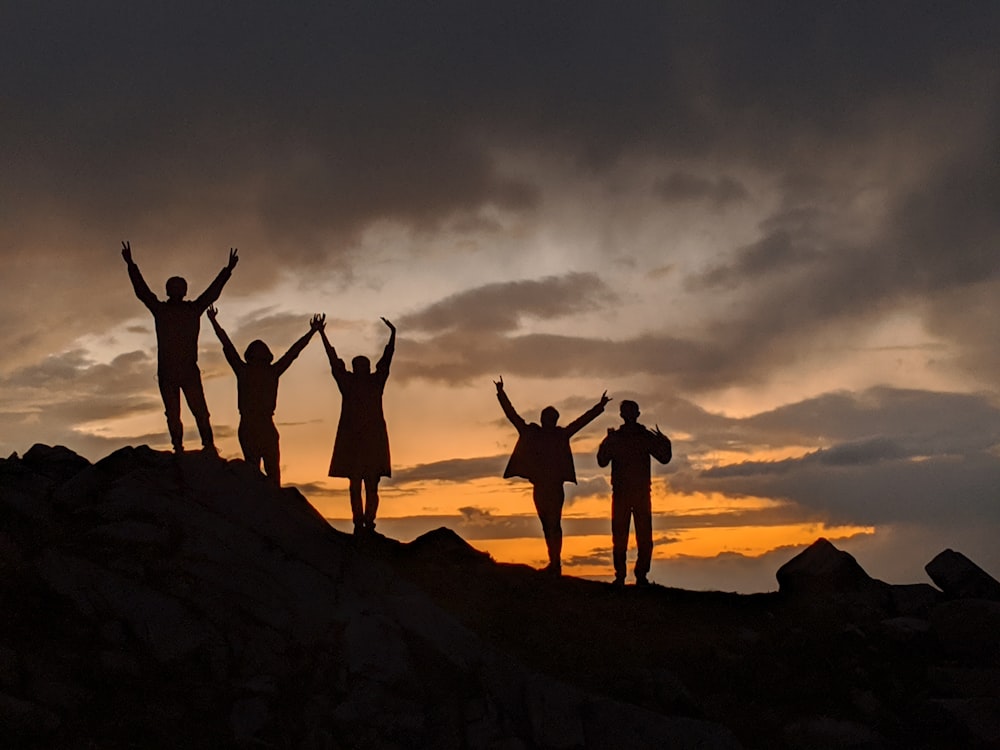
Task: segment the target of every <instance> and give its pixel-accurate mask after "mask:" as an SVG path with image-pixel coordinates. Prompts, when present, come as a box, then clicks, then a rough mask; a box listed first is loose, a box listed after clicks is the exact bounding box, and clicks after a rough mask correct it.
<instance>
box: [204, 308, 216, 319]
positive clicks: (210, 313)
mask: <svg viewBox="0 0 1000 750" xmlns="http://www.w3.org/2000/svg"><path fill="white" fill-rule="evenodd" d="M205 312H206V313H208V319H209V320H215V316H216V315H218V314H219V309H218V308H217V307H216V306H215V305H209V306H208V307H207V308H206V309H205Z"/></svg>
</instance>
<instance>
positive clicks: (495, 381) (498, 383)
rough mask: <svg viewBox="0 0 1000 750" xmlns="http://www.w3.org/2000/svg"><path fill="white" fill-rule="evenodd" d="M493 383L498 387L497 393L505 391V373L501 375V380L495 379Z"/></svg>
mask: <svg viewBox="0 0 1000 750" xmlns="http://www.w3.org/2000/svg"><path fill="white" fill-rule="evenodd" d="M493 385H495V386H496V387H497V393H503V375H501V376H500V379H499V380H494V381H493Z"/></svg>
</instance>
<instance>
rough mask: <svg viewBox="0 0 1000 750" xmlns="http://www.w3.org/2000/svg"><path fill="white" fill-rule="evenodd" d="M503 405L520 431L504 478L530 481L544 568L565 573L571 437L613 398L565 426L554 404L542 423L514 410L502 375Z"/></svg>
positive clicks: (603, 397) (572, 470)
mask: <svg viewBox="0 0 1000 750" xmlns="http://www.w3.org/2000/svg"><path fill="white" fill-rule="evenodd" d="M493 384H494V385H495V386H496V388H497V400H498V401H499V402H500V408H501V409H503V413H504V414H505V415H506V416H507V419H508V420H510V423H511V424H512V425H514V428H515V429H516V430H517V443H516V444H515V445H514V451H513V452H512V453H511V456H510V460H509V461H508V462H507V468H506V470H505V471H504V473H503V475H504V478H505V479H507V478H510V477H522V478H524V479H527V480H528V481H529V482H531V487H532V499H533V500H534V502H535V511H536V512H537V513H538V518H539V520H540V521H541V522H542V533H543V534H544V535H545V546H546V548H547V549H548V554H549V564H548V565H547V566H546V567H545V568H544V569H543V570H544V571H545V572H546V573H551V574H552V575H557V576H558V575H561V573H562V508H563V502H564V501H565V497H566V496H565V493H564V491H563V482H573V483H574V484H575V483H576V469H575V468H574V466H573V452H572V451H571V450H570V447H569V440H570V438H571V437H573V435H575V434H576V433H577V432H579V431H580V430H581V429H583V428H584V427H585V426H586V425H588V424H589V423H590V422H591V421H593V420H594V419H595V418H596V417H597V416H598V415H599V414H601V413H602V412H603V411H604V407H605V405H606V404H607V403H608V402H609V401H610V400H611V399H610V398H609V397H608V392H607V391H605V392H604V393H603V394H602V395H601V399H600V401H598V402H597V403H596V404H595V405H594V406H592V407H591V408H590V409H588V410H587V411H586V412H584V413H583V414H581V415H580V416H579V417H577V418H576V419H574V420H573V421H572V422H570V423H569V424H568V425H566V426H565V427H560V426H559V425H557V424H556V423H557V422H558V421H559V412H558V411H557V410H556V408H555V407H554V406H546V407H545V408H544V409H542V413H541V422H542V423H541V424H540V425H539V424H535V423H534V422H530V423H529V422H526V421H525V420H524V419H523V418H522V417H521V415H519V414H518V413H517V411H515V409H514V406H513V405H512V404H511V402H510V398H508V397H507V393H506V391H505V390H504V385H503V377H502V376H501V378H500V379H499V380H495V381H493Z"/></svg>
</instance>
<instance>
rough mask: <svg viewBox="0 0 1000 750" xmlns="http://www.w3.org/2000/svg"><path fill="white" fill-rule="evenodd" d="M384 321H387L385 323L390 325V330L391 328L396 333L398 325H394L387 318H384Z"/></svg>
mask: <svg viewBox="0 0 1000 750" xmlns="http://www.w3.org/2000/svg"><path fill="white" fill-rule="evenodd" d="M382 322H383V323H385V324H386V325H387V326H389V330H390V331H392V332H393V333H395V332H396V326H394V325H393V324H392V323H390V322H389V321H388V320H386V319H385V318H382Z"/></svg>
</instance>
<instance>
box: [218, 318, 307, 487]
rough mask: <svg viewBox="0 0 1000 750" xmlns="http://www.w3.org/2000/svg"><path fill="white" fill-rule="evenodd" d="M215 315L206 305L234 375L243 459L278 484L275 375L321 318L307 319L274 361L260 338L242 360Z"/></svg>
mask: <svg viewBox="0 0 1000 750" xmlns="http://www.w3.org/2000/svg"><path fill="white" fill-rule="evenodd" d="M217 314H218V313H217V311H216V309H215V308H214V307H211V306H210V307H209V308H208V319H209V320H210V321H211V323H212V328H213V329H215V335H216V336H218V337H219V341H220V342H221V343H222V353H223V354H224V355H225V357H226V361H227V362H228V363H229V366H230V367H232V368H233V372H234V373H235V374H236V393H237V403H238V406H239V410H240V427H239V431H238V435H239V439H240V448H242V449H243V459H244V460H245V461H246V462H247V463H248V464H250V465H251V466H253V467H254V468H256V469H258V470H259V469H260V465H261V462H263V464H264V473H265V474H266V475H267V478H268V479H270V480H271V481H272V482H274V483H275V484H277V485H280V484H281V454H280V448H279V437H278V428H277V427H275V425H274V409H275V407H276V406H277V403H278V378H280V377H281V376H282V374H284V372H285V370H287V369H288V368H289V367H290V366H291V364H292V362H294V361H295V358H296V357H298V356H299V354H301V353H302V350H303V349H305V348H306V344H308V343H309V339H311V338H312V335H313V334H314V333H316V331H317V330H319V328H320V327H322V325H323V321H324V318H322V317H320V316H319V315H315V316H313V318H312V320H310V321H309V331H308V332H307V333H306V334H305V335H303V336H302V337H301V338H299V340H298V341H296V342H295V343H294V344H292V345H291V347H289V349H288V351H287V352H285V353H284V354H283V355H282V356H281V357H280V358H279V359H278V361H277V362H273V363H272V360H273V359H274V355H273V354H272V353H271V350H270V349H269V348H268V346H267V344H265V343H264V342H263V341H261V340H260V339H255V340H254V341H251V342H250V345H249V346H247V348H246V352H245V353H244V357H246V361H244V360H243V359H241V358H240V355H239V353H238V352H237V351H236V347H235V346H233V342H232V340H231V339H230V338H229V335H228V334H227V333H226V331H225V329H224V328H223V327H222V325H221V324H220V323H219V321H218V319H217V317H216V316H217Z"/></svg>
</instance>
